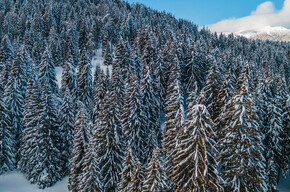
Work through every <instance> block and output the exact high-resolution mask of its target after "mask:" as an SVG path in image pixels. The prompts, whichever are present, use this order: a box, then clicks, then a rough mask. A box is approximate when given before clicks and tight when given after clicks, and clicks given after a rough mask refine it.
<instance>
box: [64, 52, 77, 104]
mask: <svg viewBox="0 0 290 192" xmlns="http://www.w3.org/2000/svg"><path fill="white" fill-rule="evenodd" d="M66 89H68V90H69V94H70V95H71V97H72V98H73V101H74V102H76V96H77V78H76V72H75V68H74V63H73V58H72V55H71V54H70V52H69V53H68V55H67V58H66V60H65V62H64V65H63V70H62V74H61V87H60V91H61V93H62V94H64V93H65V91H66Z"/></svg>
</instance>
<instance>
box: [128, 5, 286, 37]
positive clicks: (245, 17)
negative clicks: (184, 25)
mask: <svg viewBox="0 0 290 192" xmlns="http://www.w3.org/2000/svg"><path fill="white" fill-rule="evenodd" d="M127 1H128V2H129V3H133V2H138V3H143V4H145V5H147V6H149V7H151V8H154V9H157V10H160V11H163V10H165V11H166V12H170V13H172V14H173V15H174V16H175V17H177V18H183V19H187V20H190V21H192V22H193V23H195V24H197V25H199V26H207V27H209V28H210V29H211V30H212V31H217V32H240V31H245V30H255V29H256V28H263V27H268V26H271V27H274V26H282V27H285V28H288V29H290V0H272V1H265V0H127Z"/></svg>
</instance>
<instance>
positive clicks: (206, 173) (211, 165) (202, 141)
mask: <svg viewBox="0 0 290 192" xmlns="http://www.w3.org/2000/svg"><path fill="white" fill-rule="evenodd" d="M189 110H190V111H189V113H188V114H187V118H188V120H186V121H185V125H184V133H183V134H182V135H181V136H180V138H179V144H178V146H177V148H178V152H177V153H176V154H174V155H173V163H174V167H173V170H172V182H173V184H175V185H176V189H175V191H220V190H221V187H220V184H219V183H220V178H219V175H218V173H217V162H216V158H217V155H218V151H217V149H216V148H215V141H214V139H213V137H214V136H215V133H214V131H213V127H214V123H213V121H212V120H211V118H210V115H209V113H208V111H207V109H206V107H205V106H204V105H195V106H193V107H192V108H191V109H189Z"/></svg>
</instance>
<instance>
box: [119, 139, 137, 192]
mask: <svg viewBox="0 0 290 192" xmlns="http://www.w3.org/2000/svg"><path fill="white" fill-rule="evenodd" d="M134 165H135V162H134V158H133V156H132V150H131V145H129V146H128V149H127V153H126V157H125V159H124V161H123V169H122V171H121V173H120V181H119V184H118V190H119V191H120V192H127V191H128V190H129V184H130V182H131V179H132V176H133V173H134Z"/></svg>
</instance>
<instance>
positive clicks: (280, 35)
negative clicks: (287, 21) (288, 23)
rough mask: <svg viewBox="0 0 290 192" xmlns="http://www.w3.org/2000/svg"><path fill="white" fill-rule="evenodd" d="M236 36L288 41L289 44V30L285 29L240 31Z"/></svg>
mask: <svg viewBox="0 0 290 192" xmlns="http://www.w3.org/2000/svg"><path fill="white" fill-rule="evenodd" d="M237 35H241V36H244V37H246V38H250V39H261V40H272V41H288V42H290V29H287V28H285V27H280V26H278V27H270V26H267V27H265V28H262V29H260V30H256V31H240V32H238V33H237Z"/></svg>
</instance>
